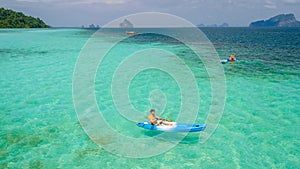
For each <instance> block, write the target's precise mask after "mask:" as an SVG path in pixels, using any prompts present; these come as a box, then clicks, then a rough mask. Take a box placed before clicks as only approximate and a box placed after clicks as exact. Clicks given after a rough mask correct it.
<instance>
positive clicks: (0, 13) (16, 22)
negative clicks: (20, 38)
mask: <svg viewBox="0 0 300 169" xmlns="http://www.w3.org/2000/svg"><path fill="white" fill-rule="evenodd" d="M0 28H49V26H48V25H46V24H45V23H44V21H42V20H41V19H39V18H34V17H32V16H26V15H24V14H23V13H22V12H15V11H13V10H10V9H5V8H0Z"/></svg>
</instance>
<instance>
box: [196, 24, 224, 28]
mask: <svg viewBox="0 0 300 169" xmlns="http://www.w3.org/2000/svg"><path fill="white" fill-rule="evenodd" d="M197 27H222V28H224V27H229V24H228V23H223V24H221V25H217V24H212V25H204V24H199V25H197Z"/></svg>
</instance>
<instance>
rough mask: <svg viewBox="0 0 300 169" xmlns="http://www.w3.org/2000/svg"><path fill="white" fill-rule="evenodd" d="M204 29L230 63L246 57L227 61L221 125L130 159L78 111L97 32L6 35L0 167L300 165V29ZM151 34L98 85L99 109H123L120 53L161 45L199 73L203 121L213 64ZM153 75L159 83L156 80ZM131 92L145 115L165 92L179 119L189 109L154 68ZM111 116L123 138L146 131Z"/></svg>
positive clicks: (1, 44) (1, 41) (0, 79)
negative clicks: (205, 135)
mask: <svg viewBox="0 0 300 169" xmlns="http://www.w3.org/2000/svg"><path fill="white" fill-rule="evenodd" d="M202 31H203V32H204V33H205V34H206V35H207V37H208V38H209V39H210V40H211V42H212V43H213V44H214V45H215V48H216V50H217V52H218V53H219V56H220V57H221V58H226V57H227V56H228V55H230V54H231V53H232V52H234V53H236V55H237V57H238V58H239V61H238V62H236V63H234V64H225V65H223V67H224V70H225V73H226V84H227V88H226V93H227V95H226V96H227V99H226V104H225V110H224V113H223V117H222V119H221V121H220V124H219V127H218V129H217V130H216V132H215V133H214V134H213V136H212V137H211V138H210V139H209V140H208V141H207V142H206V143H205V144H200V143H198V135H197V134H189V135H188V136H187V137H186V138H185V139H184V140H183V141H182V142H181V143H180V144H179V145H177V146H176V147H175V148H173V149H171V150H170V151H167V152H166V153H164V154H161V155H158V156H155V157H152V158H142V159H129V158H122V157H119V156H115V155H113V154H110V153H108V152H106V151H105V150H104V149H102V148H100V147H99V146H98V145H96V144H95V143H93V142H92V141H91V140H90V139H89V137H88V136H87V135H86V134H85V132H84V131H83V129H82V128H81V126H80V123H79V122H78V119H77V116H76V112H75V110H74V105H73V99H72V78H73V71H74V67H75V63H76V59H77V57H78V55H79V53H80V50H81V48H82V47H83V46H84V44H85V43H86V42H87V40H88V39H89V37H90V36H91V35H92V34H93V33H94V31H92V30H84V29H14V30H11V29H3V30H0V69H1V74H0V84H1V86H0V103H1V104H0V168H76V167H77V168H299V167H300V160H299V159H300V158H299V157H300V150H299V147H300V141H299V140H300V132H299V131H300V113H299V111H300V105H299V100H300V66H299V65H300V29H295V28H289V29H250V28H205V29H202ZM111 36H112V37H113V36H114V34H111ZM116 36H117V35H116ZM149 36H151V35H149ZM149 36H148V37H147V38H145V37H143V36H142V37H136V39H133V40H132V39H131V40H129V41H126V42H124V43H123V44H121V45H120V46H119V47H116V48H115V49H114V52H113V53H111V56H112V57H107V59H106V60H104V61H103V63H104V64H103V67H99V71H98V73H97V77H96V79H97V80H96V82H95V93H96V96H97V102H98V103H99V105H100V106H99V108H100V109H109V108H110V106H111V105H112V104H113V103H112V101H111V96H110V94H111V93H110V88H109V85H110V84H109V80H110V78H111V76H109V75H110V74H112V73H113V70H114V66H115V65H117V63H115V61H116V60H118V59H120V58H118V52H119V53H124V52H125V53H126V52H130V51H134V50H135V48H136V49H142V48H147V47H160V48H162V49H168V50H171V51H172V52H174V53H175V54H176V55H178V56H180V57H181V58H183V59H184V61H185V62H186V63H187V65H188V66H189V67H190V68H191V70H192V71H194V73H195V76H196V80H197V82H198V86H199V89H200V100H201V105H200V108H199V118H198V119H197V122H199V123H200V122H203V121H204V120H203V116H205V114H207V112H208V111H209V104H211V103H210V100H211V94H210V92H211V90H209V89H210V84H209V79H208V76H207V73H206V72H205V69H204V67H203V64H202V63H200V62H199V60H196V59H195V57H191V53H189V52H187V51H186V50H185V48H184V47H182V46H180V44H178V43H176V42H174V41H170V40H168V39H164V38H162V37H157V36H155V37H152V38H151V37H150V38H149ZM149 39H152V40H150V41H149ZM106 74H107V76H103V75H106ZM103 77H104V78H103ZM106 77H107V78H106ZM151 77H156V78H155V79H154V82H152V81H151V83H149V81H148V80H149V78H151ZM145 85H147V87H146V88H145ZM130 87H131V90H130V91H131V93H130V99H131V101H132V104H133V105H134V106H135V107H136V109H137V110H140V111H141V112H146V111H147V110H148V109H149V108H150V105H149V102H148V97H149V92H150V91H152V90H153V89H160V90H162V91H164V92H165V93H166V96H167V98H168V104H167V107H166V109H165V112H164V114H163V115H164V116H166V117H169V118H173V119H174V118H176V114H175V115H174V114H172V112H176V109H178V108H179V106H178V105H179V104H180V99H178V98H179V96H180V92H179V89H178V87H177V86H176V83H175V81H174V80H172V78H170V77H169V76H167V75H166V74H163V73H161V72H158V71H145V72H142V73H141V74H140V76H137V77H136V78H135V79H133V81H132V84H131V86H130ZM204 89H206V90H204ZM144 115H146V114H144ZM104 116H105V117H106V118H107V119H108V121H110V122H111V125H112V126H113V127H114V128H115V129H116V130H117V131H119V132H122V133H124V134H128V135H131V133H130V131H131V130H133V129H132V128H134V131H136V130H137V128H136V127H135V124H134V123H132V126H131V125H125V128H123V127H122V128H120V127H119V126H118V125H117V123H116V121H117V120H116V119H118V118H119V117H118V116H114V115H112V116H110V114H105V115H104ZM140 130H141V132H140V134H143V133H144V134H146V132H144V131H143V130H142V129H140ZM149 147H151V145H149Z"/></svg>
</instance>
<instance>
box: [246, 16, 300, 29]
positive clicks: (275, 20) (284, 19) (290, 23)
mask: <svg viewBox="0 0 300 169" xmlns="http://www.w3.org/2000/svg"><path fill="white" fill-rule="evenodd" d="M249 26H250V27H300V21H297V19H296V17H295V15H294V14H280V15H277V16H274V17H272V18H270V19H268V20H260V21H256V22H252V23H251V24H250V25H249Z"/></svg>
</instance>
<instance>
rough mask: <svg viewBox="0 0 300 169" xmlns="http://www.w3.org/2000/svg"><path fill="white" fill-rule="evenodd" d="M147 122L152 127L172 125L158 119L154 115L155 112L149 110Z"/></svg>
mask: <svg viewBox="0 0 300 169" xmlns="http://www.w3.org/2000/svg"><path fill="white" fill-rule="evenodd" d="M148 120H149V122H150V123H151V124H152V125H157V126H159V125H162V124H164V125H172V123H170V122H167V121H166V119H163V118H160V117H158V116H156V115H155V110H154V109H151V110H150V115H149V116H148Z"/></svg>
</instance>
